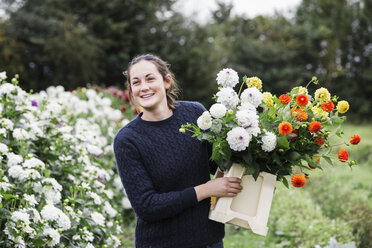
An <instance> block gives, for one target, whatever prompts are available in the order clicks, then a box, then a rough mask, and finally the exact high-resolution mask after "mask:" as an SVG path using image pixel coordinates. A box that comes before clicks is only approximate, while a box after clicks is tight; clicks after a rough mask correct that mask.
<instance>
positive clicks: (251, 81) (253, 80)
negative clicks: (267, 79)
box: [247, 77, 262, 89]
mask: <svg viewBox="0 0 372 248" xmlns="http://www.w3.org/2000/svg"><path fill="white" fill-rule="evenodd" d="M247 86H248V87H249V88H252V87H256V88H257V89H261V88H262V81H261V79H259V78H258V77H250V78H248V80H247Z"/></svg>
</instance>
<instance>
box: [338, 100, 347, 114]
mask: <svg viewBox="0 0 372 248" xmlns="http://www.w3.org/2000/svg"><path fill="white" fill-rule="evenodd" d="M349 107H350V106H349V103H348V102H347V101H344V100H343V101H339V102H338V103H337V107H336V108H337V111H338V112H339V113H341V114H345V113H346V112H347V111H348V110H349Z"/></svg>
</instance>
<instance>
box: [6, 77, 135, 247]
mask: <svg viewBox="0 0 372 248" xmlns="http://www.w3.org/2000/svg"><path fill="white" fill-rule="evenodd" d="M0 81H1V83H0V96H1V102H0V162H1V167H0V216H1V219H0V247H96V246H97V247H102V246H103V247H119V246H120V241H119V239H118V235H120V233H121V232H122V218H121V212H122V211H123V208H124V207H125V208H130V205H128V200H127V199H126V197H125V194H124V192H123V189H122V185H121V182H120V179H119V177H118V175H117V174H116V167H115V161H114V156H113V150H112V139H113V137H114V135H115V133H116V132H117V130H118V129H119V128H120V127H121V126H123V125H125V124H126V123H127V122H128V120H127V119H126V118H123V114H122V113H121V111H120V110H118V109H114V108H112V107H111V105H112V100H111V99H110V98H109V97H102V94H101V93H97V92H96V90H93V89H83V90H80V91H78V92H68V91H65V90H64V88H63V87H62V86H57V87H54V86H52V87H49V88H48V89H47V90H46V91H42V92H40V93H38V94H29V93H26V92H25V91H23V90H22V89H21V88H20V87H19V86H18V76H17V75H16V77H15V78H13V79H12V80H11V83H9V82H6V74H5V73H0Z"/></svg>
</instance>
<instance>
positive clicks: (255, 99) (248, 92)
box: [240, 87, 263, 108]
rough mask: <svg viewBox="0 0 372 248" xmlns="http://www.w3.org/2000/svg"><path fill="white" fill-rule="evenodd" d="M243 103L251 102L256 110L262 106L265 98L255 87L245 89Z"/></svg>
mask: <svg viewBox="0 0 372 248" xmlns="http://www.w3.org/2000/svg"><path fill="white" fill-rule="evenodd" d="M240 99H241V101H242V103H245V102H249V103H251V104H252V105H253V106H255V107H256V108H257V107H258V105H260V104H261V102H262V99H263V96H262V93H261V92H260V91H259V90H258V89H257V88H255V87H252V88H248V89H245V90H244V91H243V93H242V94H241V96H240Z"/></svg>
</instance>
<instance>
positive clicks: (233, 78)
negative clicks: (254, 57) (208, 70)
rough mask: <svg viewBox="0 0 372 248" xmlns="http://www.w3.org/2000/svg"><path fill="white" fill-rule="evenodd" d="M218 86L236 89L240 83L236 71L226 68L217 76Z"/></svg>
mask: <svg viewBox="0 0 372 248" xmlns="http://www.w3.org/2000/svg"><path fill="white" fill-rule="evenodd" d="M216 80H217V84H218V85H221V86H222V87H231V88H234V86H235V85H237V84H238V83H239V76H238V73H237V72H236V71H234V70H233V69H230V68H225V69H223V70H221V71H220V72H219V73H218V74H217V78H216Z"/></svg>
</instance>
